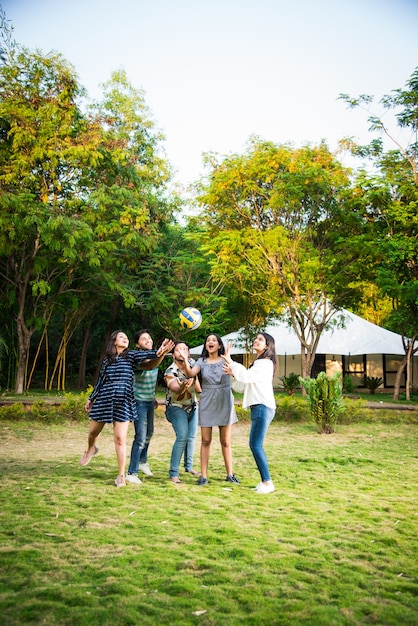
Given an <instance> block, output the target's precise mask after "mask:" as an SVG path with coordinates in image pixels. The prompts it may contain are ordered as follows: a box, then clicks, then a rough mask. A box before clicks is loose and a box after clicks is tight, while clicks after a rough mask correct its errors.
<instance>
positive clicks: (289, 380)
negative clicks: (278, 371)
mask: <svg viewBox="0 0 418 626" xmlns="http://www.w3.org/2000/svg"><path fill="white" fill-rule="evenodd" d="M279 380H281V381H282V383H283V389H284V390H285V392H286V393H287V394H288V395H289V396H293V394H294V393H295V391H296V389H298V387H300V381H299V376H298V374H295V373H294V372H291V373H290V374H289V376H280V378H279Z"/></svg>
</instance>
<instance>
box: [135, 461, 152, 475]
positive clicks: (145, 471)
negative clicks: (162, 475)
mask: <svg viewBox="0 0 418 626" xmlns="http://www.w3.org/2000/svg"><path fill="white" fill-rule="evenodd" d="M139 470H140V471H141V472H142V473H143V474H145V476H154V474H153V473H152V472H151V470H150V468H149V465H148V463H140V464H139Z"/></svg>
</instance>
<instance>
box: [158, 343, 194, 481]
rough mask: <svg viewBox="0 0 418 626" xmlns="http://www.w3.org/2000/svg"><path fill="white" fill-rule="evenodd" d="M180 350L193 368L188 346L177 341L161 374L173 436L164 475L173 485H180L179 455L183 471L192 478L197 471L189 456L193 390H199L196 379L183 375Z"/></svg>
mask: <svg viewBox="0 0 418 626" xmlns="http://www.w3.org/2000/svg"><path fill="white" fill-rule="evenodd" d="M181 348H183V350H184V352H185V351H186V350H187V355H188V356H187V361H188V363H189V364H190V365H194V361H193V359H190V352H189V346H188V345H187V344H186V343H185V342H184V341H179V342H178V343H176V345H175V347H174V350H173V363H172V364H171V365H170V366H169V367H168V368H167V369H166V371H165V373H164V380H165V383H166V385H167V391H166V410H165V415H166V418H167V420H168V421H169V422H170V424H171V425H172V427H173V429H174V432H175V433H176V440H175V442H174V445H173V449H172V452H171V461H170V471H169V472H168V474H169V476H170V480H171V481H172V482H173V483H175V484H178V483H181V480H180V478H179V467H180V461H181V457H182V456H183V455H184V470H185V471H186V472H188V473H189V474H192V476H198V475H199V472H195V471H194V469H193V457H194V445H195V440H196V432H197V413H198V409H197V403H196V391H197V392H200V391H201V387H200V383H199V380H198V379H197V378H189V377H188V376H187V374H186V372H185V365H184V363H185V358H184V356H182V354H181Z"/></svg>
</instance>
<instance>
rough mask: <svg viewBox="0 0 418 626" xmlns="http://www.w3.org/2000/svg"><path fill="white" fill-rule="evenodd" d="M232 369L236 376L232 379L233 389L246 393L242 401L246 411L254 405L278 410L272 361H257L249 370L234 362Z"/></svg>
mask: <svg viewBox="0 0 418 626" xmlns="http://www.w3.org/2000/svg"><path fill="white" fill-rule="evenodd" d="M230 368H231V370H232V373H233V376H234V378H231V387H232V389H234V390H235V391H239V392H242V391H243V392H244V398H243V401H242V406H243V408H244V409H247V408H248V407H250V406H252V405H253V404H264V405H265V406H267V407H270V408H271V409H275V408H276V401H275V399H274V392H273V374H274V367H273V361H272V360H271V359H256V360H255V361H254V364H253V365H252V367H250V368H249V369H246V368H245V367H244V366H243V365H241V363H237V362H236V361H232V363H231V365H230ZM237 383H238V384H237Z"/></svg>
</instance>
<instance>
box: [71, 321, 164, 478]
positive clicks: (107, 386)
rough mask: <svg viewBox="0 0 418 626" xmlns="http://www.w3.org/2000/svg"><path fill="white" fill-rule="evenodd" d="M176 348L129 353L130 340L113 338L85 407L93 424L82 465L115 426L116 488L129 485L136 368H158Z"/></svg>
mask: <svg viewBox="0 0 418 626" xmlns="http://www.w3.org/2000/svg"><path fill="white" fill-rule="evenodd" d="M173 345H174V344H173V342H172V341H171V340H168V339H164V341H163V343H162V345H161V346H160V347H159V349H158V350H147V351H143V350H129V349H128V348H129V339H128V337H127V335H125V333H124V332H122V331H121V330H115V331H114V332H113V333H112V334H111V336H110V339H109V342H108V344H107V348H106V354H105V358H104V359H103V363H102V365H101V368H100V374H99V378H98V380H97V383H96V385H95V387H94V389H93V391H92V393H91V394H90V397H89V398H88V400H87V402H86V404H85V406H84V409H85V410H86V411H87V412H88V413H89V414H90V419H91V423H90V431H89V434H88V445H87V450H86V451H85V452H84V454H83V456H82V457H81V459H80V465H83V466H84V465H87V463H89V462H90V460H91V458H92V457H93V456H94V455H95V454H97V452H98V448H97V446H96V441H97V438H98V436H99V435H100V433H101V432H102V430H103V427H104V425H105V424H113V435H114V441H115V450H116V457H117V461H118V469H119V473H118V476H117V478H116V480H115V485H116V487H125V485H126V482H125V465H126V435H127V432H128V426H129V422H130V421H133V420H135V419H136V416H137V414H136V406H135V400H134V393H133V381H134V368H135V367H136V366H137V365H139V364H141V363H142V362H143V361H145V360H147V363H146V364H144V365H143V367H146V368H150V369H152V368H153V367H156V366H157V365H158V364H159V363H160V362H161V360H162V359H163V358H164V356H165V354H166V353H167V352H169V351H170V350H171V349H172V347H173Z"/></svg>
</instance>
